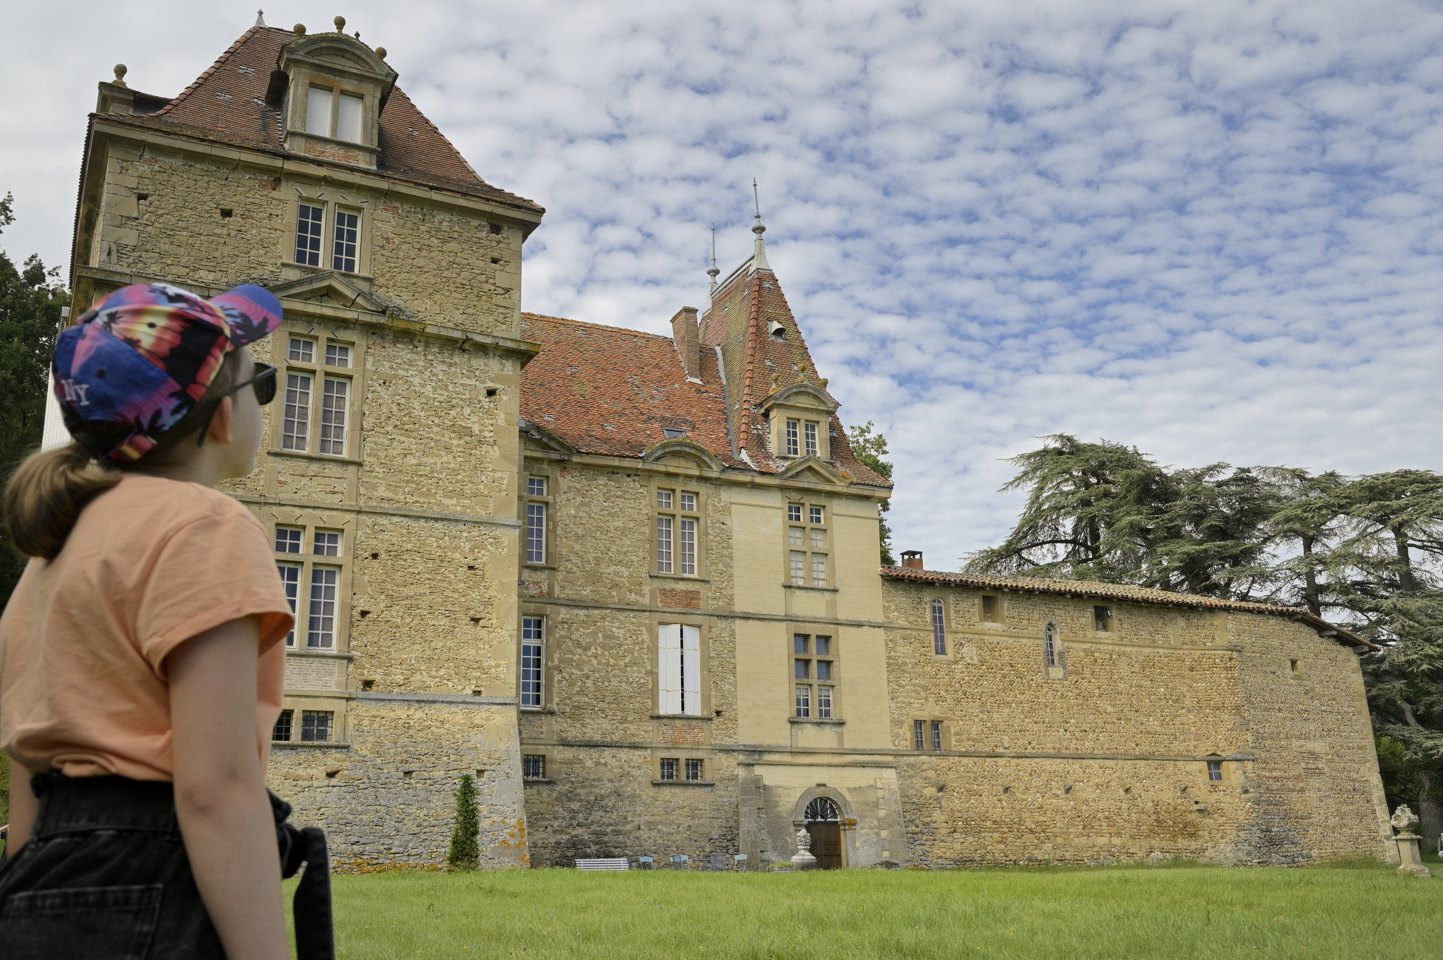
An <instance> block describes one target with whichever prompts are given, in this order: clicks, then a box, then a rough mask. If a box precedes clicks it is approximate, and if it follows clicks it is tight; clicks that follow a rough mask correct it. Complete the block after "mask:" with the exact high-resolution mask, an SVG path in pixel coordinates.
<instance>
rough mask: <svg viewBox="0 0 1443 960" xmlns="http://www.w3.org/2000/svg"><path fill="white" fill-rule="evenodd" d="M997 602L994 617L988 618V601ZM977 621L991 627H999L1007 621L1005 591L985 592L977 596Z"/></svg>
mask: <svg viewBox="0 0 1443 960" xmlns="http://www.w3.org/2000/svg"><path fill="white" fill-rule="evenodd" d="M989 599H991V600H992V601H993V603H994V604H995V607H994V612H995V613H996V616H995V617H994V618H993V619H990V620H989V619H988V618H987V601H988V600H989ZM977 622H978V623H981V624H983V625H984V626H989V627H998V626H1001V625H1002V624H1004V623H1006V622H1007V599H1006V594H1003V593H1000V592H999V593H983V594H981V595H979V596H978V597H977Z"/></svg>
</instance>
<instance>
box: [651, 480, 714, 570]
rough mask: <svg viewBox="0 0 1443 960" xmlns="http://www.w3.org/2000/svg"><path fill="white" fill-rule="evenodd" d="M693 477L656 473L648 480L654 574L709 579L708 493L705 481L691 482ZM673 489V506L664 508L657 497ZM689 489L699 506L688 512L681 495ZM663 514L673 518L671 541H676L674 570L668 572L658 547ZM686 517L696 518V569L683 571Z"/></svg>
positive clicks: (673, 561) (673, 545) (672, 552)
mask: <svg viewBox="0 0 1443 960" xmlns="http://www.w3.org/2000/svg"><path fill="white" fill-rule="evenodd" d="M684 479H685V480H687V481H691V480H693V478H690V477H687V478H683V477H679V476H675V475H664V476H657V477H652V478H651V479H650V482H649V483H648V484H647V494H648V497H649V500H648V502H649V503H650V504H651V509H650V512H649V514H648V515H649V516H650V518H651V521H650V525H649V529H650V533H649V539H650V541H651V575H652V576H654V577H674V578H676V579H679V580H686V581H697V580H705V579H706V576H707V566H706V553H707V550H706V540H707V537H706V509H707V495H706V490H705V489H704V488H703V486H702V484H699V483H695V482H690V483H684V482H682V481H683V480H684ZM662 492H669V493H671V496H672V501H671V509H670V510H663V509H662V508H661V507H660V505H659V503H658V500H657V494H658V493H662ZM683 493H689V494H692V495H694V496H695V497H696V510H695V511H694V512H686V511H683V510H682V509H681V495H682V494H683ZM662 516H669V517H671V518H672V530H671V542H672V551H671V556H672V564H671V572H669V573H665V572H662V570H661V569H660V567H659V564H660V557H659V556H658V549H659V546H660V538H659V537H658V536H657V519H658V518H659V517H662ZM683 517H687V518H692V519H695V520H696V573H694V574H690V573H682V572H681V520H682V518H683Z"/></svg>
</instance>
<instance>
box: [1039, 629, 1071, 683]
mask: <svg viewBox="0 0 1443 960" xmlns="http://www.w3.org/2000/svg"><path fill="white" fill-rule="evenodd" d="M1042 675H1043V677H1045V678H1047V679H1049V680H1061V679H1062V678H1064V677H1065V676H1066V675H1067V653H1066V650H1065V648H1064V646H1063V643H1062V631H1061V630H1060V629H1059V628H1058V625H1057V621H1056V620H1049V621H1047V623H1046V624H1045V625H1044V626H1043V628H1042Z"/></svg>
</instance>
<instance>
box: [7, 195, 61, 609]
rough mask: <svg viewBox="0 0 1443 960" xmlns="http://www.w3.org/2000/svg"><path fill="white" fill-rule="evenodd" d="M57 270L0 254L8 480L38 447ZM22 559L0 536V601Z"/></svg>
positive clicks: (56, 315) (56, 316) (55, 319)
mask: <svg viewBox="0 0 1443 960" xmlns="http://www.w3.org/2000/svg"><path fill="white" fill-rule="evenodd" d="M13 206H14V198H13V197H12V196H11V195H10V194H8V193H7V194H6V195H5V198H4V199H3V200H0V234H3V233H4V230H5V228H6V227H8V226H10V224H12V223H14V222H15V216H14V212H13ZM68 299H69V298H68V295H67V294H66V292H65V288H64V286H63V285H62V284H61V283H60V279H59V271H58V270H56V269H50V270H47V269H46V268H45V265H44V264H43V263H41V262H40V258H39V257H37V256H35V255H33V254H32V255H31V256H29V257H27V258H26V259H25V261H24V263H22V264H20V265H19V266H18V267H17V266H16V265H15V263H14V261H12V260H11V259H10V256H9V255H8V254H6V253H5V252H4V251H3V250H0V411H4V414H3V416H0V471H3V476H6V477H8V476H9V475H10V472H11V471H12V470H14V468H15V467H16V465H17V464H19V462H20V461H21V460H23V459H25V457H26V456H27V455H28V454H29V453H30V452H31V451H33V450H34V449H35V448H36V447H37V446H39V445H40V435H41V432H42V430H43V429H44V423H45V384H46V372H47V371H48V370H49V367H50V355H51V353H52V352H53V350H54V349H55V333H56V330H57V328H58V326H59V324H60V308H61V307H62V306H64V305H65V303H66V302H67V301H68ZM23 569H24V559H23V558H22V557H21V556H20V555H19V554H18V553H17V552H16V551H15V549H14V547H13V545H12V544H11V543H10V539H9V535H8V533H6V532H0V597H6V598H8V597H9V596H10V591H11V590H13V589H14V587H15V582H16V581H17V580H19V579H20V571H21V570H23Z"/></svg>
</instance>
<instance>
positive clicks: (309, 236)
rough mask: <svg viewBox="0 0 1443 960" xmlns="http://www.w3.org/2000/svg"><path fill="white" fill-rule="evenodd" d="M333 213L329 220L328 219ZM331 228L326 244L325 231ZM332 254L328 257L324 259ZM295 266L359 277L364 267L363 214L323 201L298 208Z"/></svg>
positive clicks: (353, 209)
mask: <svg viewBox="0 0 1443 960" xmlns="http://www.w3.org/2000/svg"><path fill="white" fill-rule="evenodd" d="M328 210H329V211H330V217H329V219H328V218H327V216H326V213H327V211H328ZM327 226H329V227H330V242H329V245H328V244H327V238H326V228H327ZM327 250H329V255H328V256H323V253H324V252H325V251H327ZM296 263H298V264H300V265H301V266H303V267H320V266H322V265H323V264H324V265H325V266H327V267H329V268H330V269H332V270H340V271H343V272H345V273H359V272H361V270H360V263H361V211H360V210H357V209H355V208H352V207H343V206H341V205H340V204H334V203H327V202H326V201H324V200H302V201H299V202H298V203H297V204H296Z"/></svg>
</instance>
